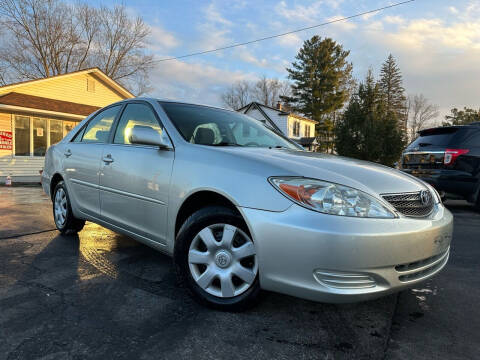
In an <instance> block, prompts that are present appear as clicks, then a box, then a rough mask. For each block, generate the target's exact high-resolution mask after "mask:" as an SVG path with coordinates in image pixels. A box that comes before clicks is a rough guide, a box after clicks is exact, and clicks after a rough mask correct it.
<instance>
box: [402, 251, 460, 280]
mask: <svg viewBox="0 0 480 360" xmlns="http://www.w3.org/2000/svg"><path fill="white" fill-rule="evenodd" d="M449 255H450V247H449V248H448V249H447V250H445V251H444V252H443V253H440V254H438V255H435V256H432V257H429V258H427V259H423V260H419V261H415V262H411V263H407V264H401V265H397V266H395V270H396V271H397V272H398V273H399V274H400V276H399V277H398V280H400V281H401V282H409V281H414V280H418V279H422V278H424V277H426V276H429V275H431V274H433V273H435V272H437V271H438V270H440V269H441V268H442V267H443V266H444V265H445V264H446V263H447V261H448V256H449Z"/></svg>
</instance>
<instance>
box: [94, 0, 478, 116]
mask: <svg viewBox="0 0 480 360" xmlns="http://www.w3.org/2000/svg"><path fill="white" fill-rule="evenodd" d="M90 2H91V3H92V4H95V5H99V4H100V3H101V4H105V5H113V4H115V3H118V1H114V0H102V1H99V0H90ZM395 2H397V1H387V0H371V1H370V0H365V1H359V0H357V1H355V0H320V1H311V0H303V1H299V0H298V1H297V0H282V1H273V0H265V1H259V0H256V1H255V0H252V1H250V0H223V1H221V0H197V1H185V0H175V1H165V0H158V1H147V0H136V1H128V0H124V1H123V4H124V5H125V6H126V7H127V8H128V10H129V12H130V13H131V14H132V15H140V16H142V17H143V19H144V20H145V22H146V23H147V24H148V25H149V26H150V27H151V36H150V39H149V51H151V52H152V53H153V54H154V55H155V57H156V59H163V58H168V57H172V56H180V55H184V54H188V53H192V52H196V51H202V50H209V49H214V48H218V47H222V46H226V45H230V44H233V43H238V42H244V41H249V40H253V39H257V38H261V37H265V36H270V35H274V34H278V33H283V32H287V31H290V30H294V29H298V28H302V27H306V26H311V25H316V24H319V23H323V22H326V21H330V20H333V19H336V18H339V17H346V16H350V15H354V14H357V13H361V12H365V11H368V10H372V9H375V8H378V7H383V6H387V5H391V4H393V3H395ZM313 35H319V36H321V37H331V38H333V39H334V40H335V41H337V42H338V43H340V44H341V45H342V46H343V47H344V49H346V50H349V51H350V55H349V57H348V59H349V61H351V62H352V63H353V69H354V76H355V78H357V79H362V78H364V77H365V75H366V72H367V71H368V69H369V68H372V69H373V71H374V73H375V74H377V75H378V73H379V70H380V66H381V64H382V62H384V61H385V59H386V58H387V56H388V55H389V54H390V53H391V54H392V55H393V56H394V57H395V59H396V60H397V63H398V65H399V67H400V70H401V72H402V75H403V81H404V83H403V85H404V88H405V90H406V92H407V94H411V95H413V94H423V95H424V96H425V97H426V98H427V99H429V100H430V101H431V102H432V103H433V104H436V105H438V107H439V110H440V116H439V118H438V121H441V120H442V119H443V117H444V116H445V115H446V114H447V113H449V111H450V109H451V108H453V107H458V108H463V107H464V106H467V107H473V108H476V109H478V108H480V1H471V0H470V1H469V0H457V1H446V0H416V1H414V2H411V3H408V4H405V5H401V6H398V7H395V8H390V9H387V10H384V11H380V12H377V13H374V14H369V15H365V16H362V17H358V18H355V19H351V20H348V21H343V22H337V23H335V24H330V25H326V26H323V27H319V28H316V29H312V30H308V31H303V32H300V33H296V34H292V35H288V36H285V37H281V38H277V39H273V40H267V41H263V42H259V43H255V44H251V45H246V46H242V47H238V48H234V49H229V50H224V51H219V52H215V53H211V54H206V55H200V56H195V57H191V58H185V59H180V60H172V61H165V62H159V63H158V65H157V66H156V67H155V68H154V69H153V70H152V71H151V77H150V81H151V83H152V85H153V90H152V92H151V93H150V94H149V95H152V96H155V97H160V98H169V99H177V100H182V101H188V102H195V103H202V104H210V105H221V100H220V94H221V93H222V92H223V91H224V90H225V89H226V88H228V87H229V86H231V84H232V83H234V82H235V81H238V80H250V81H254V80H256V79H258V78H259V77H261V76H262V75H265V76H267V77H272V78H278V79H281V80H284V79H286V77H287V72H286V70H285V68H286V67H288V66H289V65H290V64H291V62H292V61H294V58H295V55H296V54H297V52H298V50H299V48H300V47H301V46H302V43H303V41H304V40H306V39H309V38H311V37H312V36H313Z"/></svg>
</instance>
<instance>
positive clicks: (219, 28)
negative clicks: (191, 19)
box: [197, 2, 233, 56]
mask: <svg viewBox="0 0 480 360" xmlns="http://www.w3.org/2000/svg"><path fill="white" fill-rule="evenodd" d="M203 15H204V18H203V21H202V22H201V23H200V24H199V25H198V30H199V32H200V35H201V39H200V41H199V42H198V44H197V46H198V49H202V50H205V49H206V50H210V49H215V48H218V47H222V46H225V45H227V44H231V43H233V40H232V38H231V36H230V34H231V28H232V26H233V23H232V22H231V21H230V20H228V19H227V18H226V17H224V16H223V15H222V14H221V12H220V10H219V9H218V8H217V6H216V5H215V3H214V2H211V3H210V4H208V6H207V7H205V8H204V9H203ZM218 55H219V56H221V54H218Z"/></svg>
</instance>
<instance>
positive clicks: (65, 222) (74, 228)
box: [52, 181, 85, 234]
mask: <svg viewBox="0 0 480 360" xmlns="http://www.w3.org/2000/svg"><path fill="white" fill-rule="evenodd" d="M52 205H53V206H52V209H53V221H54V222H55V226H56V227H57V229H58V231H60V232H61V233H62V234H76V233H78V232H79V231H81V230H82V229H83V226H84V225H85V220H80V219H77V218H76V217H74V216H73V212H72V206H71V205H70V198H69V196H68V191H67V187H66V186H65V183H64V182H63V181H60V182H59V183H58V184H57V186H55V189H54V191H53V204H52Z"/></svg>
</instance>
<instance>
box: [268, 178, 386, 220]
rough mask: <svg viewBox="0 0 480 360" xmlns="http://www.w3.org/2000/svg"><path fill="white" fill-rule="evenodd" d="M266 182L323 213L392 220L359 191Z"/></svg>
mask: <svg viewBox="0 0 480 360" xmlns="http://www.w3.org/2000/svg"><path fill="white" fill-rule="evenodd" d="M268 180H269V181H270V183H271V184H272V185H273V186H274V187H275V188H276V189H278V190H279V191H280V192H281V193H282V194H283V195H285V196H286V197H288V198H289V199H291V200H293V201H294V202H296V203H297V204H299V205H301V206H304V207H306V208H308V209H311V210H314V211H318V212H321V213H324V214H332V215H341V216H354V217H366V218H386V219H392V218H394V217H395V214H394V213H393V212H392V211H390V210H389V209H388V208H387V207H386V206H385V205H383V204H382V203H381V202H380V201H378V200H377V199H375V198H374V197H373V196H370V195H368V194H366V193H364V192H363V191H360V190H356V189H353V188H351V187H348V186H343V185H338V184H334V183H330V182H326V181H321V180H315V179H306V178H295V177H271V178H269V179H268Z"/></svg>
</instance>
